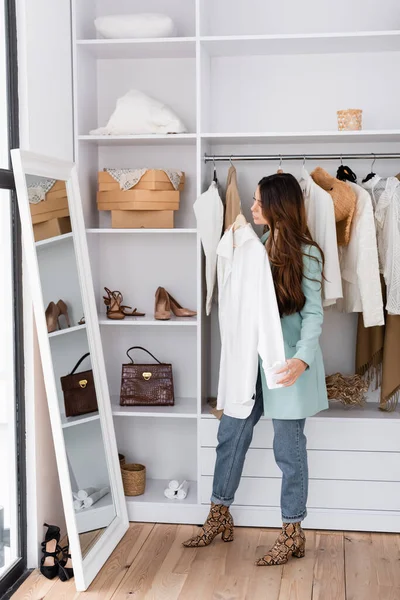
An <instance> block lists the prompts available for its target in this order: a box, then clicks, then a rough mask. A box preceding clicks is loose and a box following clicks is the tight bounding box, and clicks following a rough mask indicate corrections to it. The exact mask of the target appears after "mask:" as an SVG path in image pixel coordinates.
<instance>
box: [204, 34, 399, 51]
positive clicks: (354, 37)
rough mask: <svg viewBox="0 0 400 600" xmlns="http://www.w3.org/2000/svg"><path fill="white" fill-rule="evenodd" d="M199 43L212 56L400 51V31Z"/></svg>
mask: <svg viewBox="0 0 400 600" xmlns="http://www.w3.org/2000/svg"><path fill="white" fill-rule="evenodd" d="M200 42H201V45H202V47H204V48H205V49H206V50H207V52H208V54H209V55H210V56H260V55H266V54H270V55H271V54H331V53H338V54H346V53H349V52H351V53H359V52H398V51H399V50H400V31H398V30H394V31H356V32H348V33H347V32H346V33H309V34H286V35H240V36H203V37H201V38H200Z"/></svg>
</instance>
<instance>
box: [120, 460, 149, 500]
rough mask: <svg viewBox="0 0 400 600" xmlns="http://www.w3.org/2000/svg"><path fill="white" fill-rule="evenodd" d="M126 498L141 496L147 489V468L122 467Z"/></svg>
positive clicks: (130, 465) (126, 465) (136, 466)
mask: <svg viewBox="0 0 400 600" xmlns="http://www.w3.org/2000/svg"><path fill="white" fill-rule="evenodd" d="M121 473H122V481H123V484H124V492H125V496H140V495H141V494H144V490H145V488H146V467H144V466H143V465H137V464H125V465H121Z"/></svg>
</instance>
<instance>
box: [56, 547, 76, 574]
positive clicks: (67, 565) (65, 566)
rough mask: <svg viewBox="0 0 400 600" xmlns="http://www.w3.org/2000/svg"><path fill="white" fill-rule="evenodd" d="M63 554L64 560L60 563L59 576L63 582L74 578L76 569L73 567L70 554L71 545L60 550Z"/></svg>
mask: <svg viewBox="0 0 400 600" xmlns="http://www.w3.org/2000/svg"><path fill="white" fill-rule="evenodd" d="M60 552H61V553H62V559H61V560H60V561H59V562H58V567H59V569H58V576H59V578H60V579H61V581H69V580H70V579H72V578H73V576H74V569H73V567H72V560H71V555H70V553H69V545H67V546H65V547H64V548H60Z"/></svg>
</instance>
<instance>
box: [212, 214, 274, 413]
mask: <svg viewBox="0 0 400 600" xmlns="http://www.w3.org/2000/svg"><path fill="white" fill-rule="evenodd" d="M218 288H219V323H220V332H221V363H220V372H219V385H218V399H217V408H218V409H223V410H224V412H225V414H226V415H228V416H230V417H236V418H239V419H245V418H246V417H248V416H249V415H250V413H251V411H252V408H253V406H254V393H255V388H256V383H257V374H258V367H259V357H260V358H261V361H262V368H264V370H266V369H268V368H269V367H272V366H274V365H275V364H278V363H282V362H283V361H285V350H284V344H283V336H282V327H281V321H280V316H279V311H278V305H277V301H276V296H275V289H274V283H273V279H272V274H271V267H270V264H269V260H268V255H267V252H266V250H265V247H264V245H263V244H262V243H261V241H260V239H259V238H258V236H257V235H256V233H255V231H254V230H253V228H252V227H251V225H250V224H247V225H245V226H243V227H240V228H239V229H237V230H236V231H233V228H232V227H231V228H230V229H228V231H226V233H225V234H224V236H223V238H222V240H221V241H220V243H219V246H218ZM271 387H272V386H271ZM274 387H279V386H278V385H275V386H274Z"/></svg>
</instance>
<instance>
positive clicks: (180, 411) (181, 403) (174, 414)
mask: <svg viewBox="0 0 400 600" xmlns="http://www.w3.org/2000/svg"><path fill="white" fill-rule="evenodd" d="M111 407H112V413H113V415H114V417H152V418H154V417H157V418H167V419H168V418H170V419H171V418H172V419H188V418H189V419H196V418H197V409H196V398H175V406H120V404H119V396H112V397H111Z"/></svg>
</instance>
